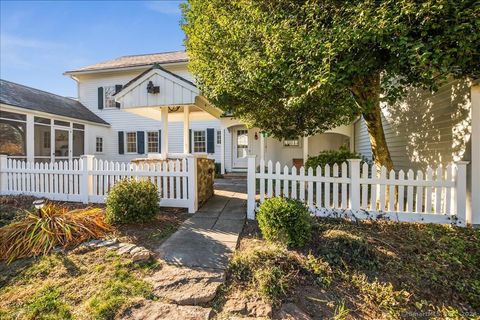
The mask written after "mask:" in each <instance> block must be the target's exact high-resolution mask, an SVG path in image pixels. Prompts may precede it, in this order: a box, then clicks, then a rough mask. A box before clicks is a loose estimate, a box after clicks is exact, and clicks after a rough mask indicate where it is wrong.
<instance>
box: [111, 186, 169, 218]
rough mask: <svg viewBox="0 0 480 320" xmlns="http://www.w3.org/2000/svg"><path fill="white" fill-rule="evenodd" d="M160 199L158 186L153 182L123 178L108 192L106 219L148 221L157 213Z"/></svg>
mask: <svg viewBox="0 0 480 320" xmlns="http://www.w3.org/2000/svg"><path fill="white" fill-rule="evenodd" d="M159 201H160V198H159V196H158V190H157V187H156V186H155V184H153V183H152V182H150V181H148V180H140V181H136V180H134V179H125V180H122V181H120V182H118V183H116V184H115V185H114V186H113V188H112V190H110V192H109V193H108V197H107V201H106V204H107V210H106V220H107V221H108V222H109V223H128V222H144V221H148V220H150V219H151V218H153V217H154V216H155V214H156V213H157V211H158V208H159V206H158V203H159Z"/></svg>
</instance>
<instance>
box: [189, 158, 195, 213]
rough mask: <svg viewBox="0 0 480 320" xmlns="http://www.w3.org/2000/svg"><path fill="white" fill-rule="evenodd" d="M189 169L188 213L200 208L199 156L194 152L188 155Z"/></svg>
mask: <svg viewBox="0 0 480 320" xmlns="http://www.w3.org/2000/svg"><path fill="white" fill-rule="evenodd" d="M187 170H188V213H195V212H197V210H198V186H197V157H195V155H193V154H189V155H187Z"/></svg>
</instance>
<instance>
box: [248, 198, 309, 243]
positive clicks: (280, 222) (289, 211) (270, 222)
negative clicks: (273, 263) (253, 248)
mask: <svg viewBox="0 0 480 320" xmlns="http://www.w3.org/2000/svg"><path fill="white" fill-rule="evenodd" d="M257 219H258V226H259V227H260V230H261V231H262V235H263V236H264V238H265V239H266V240H268V241H279V242H282V243H284V244H286V245H288V246H293V247H296V246H303V245H304V244H305V242H306V241H308V240H309V239H310V236H311V228H312V226H311V218H310V213H309V212H308V210H307V208H306V207H305V206H304V205H303V203H301V202H300V201H298V200H292V199H285V198H281V197H275V198H271V199H267V200H266V201H265V202H264V203H262V205H261V206H260V209H259V211H258V214H257Z"/></svg>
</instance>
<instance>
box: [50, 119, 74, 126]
mask: <svg viewBox="0 0 480 320" xmlns="http://www.w3.org/2000/svg"><path fill="white" fill-rule="evenodd" d="M53 123H54V124H55V125H56V126H63V127H70V122H67V121H60V120H54V121H53Z"/></svg>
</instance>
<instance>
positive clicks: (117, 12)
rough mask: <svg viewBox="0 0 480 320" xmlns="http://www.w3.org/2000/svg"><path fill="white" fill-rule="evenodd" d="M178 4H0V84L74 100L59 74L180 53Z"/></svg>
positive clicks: (71, 83)
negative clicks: (125, 57) (124, 58)
mask: <svg viewBox="0 0 480 320" xmlns="http://www.w3.org/2000/svg"><path fill="white" fill-rule="evenodd" d="M180 3H181V1H75V2H67V1H5V0H0V9H1V10H0V78H2V79H4V80H9V81H13V82H17V83H20V84H24V85H27V86H31V87H34V88H38V89H42V90H46V91H50V92H53V93H56V94H60V95H64V96H70V97H76V95H77V92H76V84H75V82H74V81H73V80H72V79H70V78H69V77H66V76H64V75H62V73H63V72H64V71H67V70H72V69H75V68H77V67H81V66H84V65H89V64H93V63H97V62H100V61H104V60H108V59H113V58H116V57H119V56H123V55H129V54H143V53H155V52H163V51H175V50H184V46H183V39H184V34H183V32H182V30H181V29H180V19H181V13H180V9H179V8H178V6H179V4H180Z"/></svg>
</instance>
